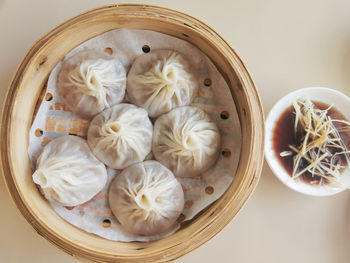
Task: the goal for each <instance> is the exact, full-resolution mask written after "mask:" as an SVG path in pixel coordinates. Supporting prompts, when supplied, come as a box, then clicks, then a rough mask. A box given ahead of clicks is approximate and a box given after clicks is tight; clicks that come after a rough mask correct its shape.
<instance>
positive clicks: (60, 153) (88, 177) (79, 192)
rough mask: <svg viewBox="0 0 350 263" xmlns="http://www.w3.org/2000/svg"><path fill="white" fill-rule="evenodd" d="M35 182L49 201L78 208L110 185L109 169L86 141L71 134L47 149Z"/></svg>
mask: <svg viewBox="0 0 350 263" xmlns="http://www.w3.org/2000/svg"><path fill="white" fill-rule="evenodd" d="M33 180H34V182H35V183H36V184H38V185H39V186H40V189H41V192H42V193H43V194H44V195H45V197H46V199H48V200H49V201H52V202H55V203H57V204H60V205H63V206H76V205H80V204H82V203H85V202H87V201H89V200H90V199H91V198H92V197H94V196H95V195H96V194H97V193H98V192H100V191H101V190H102V188H103V187H104V186H105V184H106V182H107V170H106V167H105V166H104V164H103V163H101V162H100V161H99V160H97V159H96V158H95V156H94V155H93V154H92V152H91V151H90V149H89V146H88V145H87V143H86V141H85V140H83V139H82V138H79V137H76V136H71V135H67V136H62V137H59V138H57V139H55V140H53V141H51V142H50V143H48V144H47V145H46V146H45V148H44V150H43V152H42V153H41V155H40V157H39V158H38V160H37V165H36V171H35V172H34V174H33Z"/></svg>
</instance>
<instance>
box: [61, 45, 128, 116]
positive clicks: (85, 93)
mask: <svg viewBox="0 0 350 263" xmlns="http://www.w3.org/2000/svg"><path fill="white" fill-rule="evenodd" d="M125 85H126V72H125V69H124V67H123V65H122V64H121V63H120V62H119V61H118V60H117V59H115V58H112V57H111V56H110V55H107V54H106V53H102V52H97V51H82V52H80V53H77V54H75V55H73V56H72V57H70V58H68V59H67V60H65V61H63V63H62V68H61V71H60V73H59V75H58V88H57V93H58V94H59V95H60V96H61V98H62V99H63V101H64V103H65V104H66V106H67V107H68V108H69V109H70V110H71V111H72V112H74V113H75V114H77V115H79V116H81V117H83V118H87V119H91V118H92V117H93V116H94V115H96V114H97V113H99V112H101V111H103V110H104V109H106V108H109V107H111V106H113V105H115V104H117V103H119V102H121V101H122V100H123V98H124V95H125Z"/></svg>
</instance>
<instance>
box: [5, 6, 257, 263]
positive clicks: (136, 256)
mask: <svg viewBox="0 0 350 263" xmlns="http://www.w3.org/2000/svg"><path fill="white" fill-rule="evenodd" d="M117 28H129V29H146V30H154V31H158V32H161V33H165V34H168V35H171V36H174V37H178V38H181V39H184V40H186V41H188V42H190V43H192V44H193V45H195V46H197V47H198V48H199V49H200V50H202V51H203V52H204V53H205V54H206V55H207V56H208V57H209V58H210V59H211V60H212V61H213V63H214V64H215V65H216V67H217V68H218V70H219V71H220V73H221V74H222V75H223V77H224V79H225V81H226V82H227V84H228V86H229V88H230V90H231V94H232V99H233V100H234V102H235V104H236V107H237V111H238V116H239V120H240V124H241V132H242V149H241V155H240V160H239V165H238V169H237V172H236V175H235V178H234V180H233V182H232V184H231V185H230V186H229V188H228V189H227V191H226V192H225V193H224V195H223V196H222V197H221V198H220V199H219V200H217V201H216V202H214V203H213V204H212V205H210V206H209V207H208V208H207V209H205V210H204V211H202V212H201V213H200V215H198V216H196V218H195V219H193V220H191V221H190V222H186V223H185V224H183V225H182V227H181V229H180V230H179V231H177V232H176V233H175V234H173V235H171V236H169V237H166V238H163V239H161V240H158V241H153V242H145V243H142V242H130V243H124V242H115V241H110V240H107V239H104V238H101V237H98V236H95V235H93V234H89V233H87V232H85V231H83V230H80V229H78V228H76V227H74V226H72V225H71V224H69V223H68V222H66V221H65V220H63V219H62V218H61V217H60V216H59V215H58V214H56V213H55V211H54V210H53V209H52V208H51V206H50V205H49V203H48V202H47V201H46V200H45V198H44V197H42V196H41V194H40V193H39V191H38V189H37V188H36V186H35V184H34V183H33V181H32V178H31V175H32V170H31V167H30V161H29V158H28V153H27V148H28V144H29V139H28V137H29V136H28V134H29V129H30V126H31V123H32V120H33V116H34V114H35V113H34V112H35V107H36V104H37V102H38V100H39V98H40V94H41V93H42V91H43V90H44V89H45V85H46V82H47V79H48V76H49V74H50V72H51V70H52V69H53V68H54V66H55V65H56V64H57V63H58V62H59V61H60V60H61V59H62V58H63V57H64V55H65V54H66V53H68V52H69V51H70V50H72V49H73V48H74V47H76V46H78V45H79V44H81V43H82V42H84V41H86V40H88V39H90V38H92V37H95V36H97V35H99V34H102V33H104V32H106V31H109V30H112V29H117ZM39 102H40V100H39ZM1 136H2V137H1V138H2V140H1V164H2V172H3V175H4V179H5V182H6V185H7V187H8V191H9V193H10V194H11V196H12V198H13V200H14V202H15V204H16V206H17V208H18V209H19V211H20V212H21V213H22V215H23V216H24V217H25V218H26V220H27V221H28V222H29V223H30V224H31V225H32V226H33V228H34V229H35V230H36V231H37V232H38V234H39V235H42V236H43V237H44V238H46V239H47V240H49V241H50V242H51V243H52V244H54V245H55V246H57V247H59V248H60V249H62V250H64V251H65V252H67V253H69V254H70V255H72V256H74V257H77V258H78V259H80V260H84V261H93V262H165V261H170V260H173V259H176V258H178V257H180V256H182V255H184V254H186V253H188V252H190V251H191V250H193V249H195V248H197V247H199V246H200V245H202V244H203V243H204V242H206V241H208V240H209V239H211V238H212V237H213V236H214V235H215V234H217V233H218V232H219V231H220V230H221V229H222V228H223V227H224V226H225V225H226V224H227V223H228V222H230V220H231V219H232V218H233V217H234V216H235V215H236V214H237V213H238V211H239V210H240V209H241V208H242V206H243V205H244V204H245V202H246V201H247V199H248V198H249V196H250V195H251V194H252V192H253V190H254V189H255V187H256V185H257V183H258V180H259V177H260V173H261V168H262V162H263V148H264V147H263V146H264V143H263V142H264V118H263V111H262V107H261V104H260V100H259V96H258V93H257V91H256V89H255V86H254V83H253V81H252V79H251V77H250V75H249V73H248V71H247V70H246V68H245V66H244V64H243V63H242V61H241V60H240V58H239V57H238V55H237V54H236V53H235V52H234V51H233V50H232V48H231V47H230V46H229V45H228V43H226V42H225V40H223V39H222V38H221V37H220V36H219V35H218V34H217V33H216V32H215V31H214V30H213V29H211V28H210V27H208V26H207V25H205V24H204V23H202V22H201V21H199V20H197V19H195V18H193V17H191V16H188V15H186V14H183V13H180V12H177V11H174V10H170V9H166V8H162V7H157V6H149V5H110V6H104V7H100V8H96V9H93V10H91V11H88V12H85V13H83V14H80V15H78V16H76V17H74V18H72V19H70V20H68V21H66V22H64V23H63V24H61V25H59V26H58V27H56V28H55V29H53V30H52V31H50V32H49V33H48V34H46V35H45V36H43V37H42V38H41V39H39V40H38V41H37V42H36V43H35V44H34V45H33V46H32V48H31V49H30V50H29V51H28V53H27V54H26V56H25V57H24V59H23V60H22V62H21V64H20V66H19V67H18V69H17V71H16V73H15V75H14V77H13V79H12V82H11V84H10V87H9V91H8V93H7V97H6V99H5V102H4V106H3V111H2V120H1Z"/></svg>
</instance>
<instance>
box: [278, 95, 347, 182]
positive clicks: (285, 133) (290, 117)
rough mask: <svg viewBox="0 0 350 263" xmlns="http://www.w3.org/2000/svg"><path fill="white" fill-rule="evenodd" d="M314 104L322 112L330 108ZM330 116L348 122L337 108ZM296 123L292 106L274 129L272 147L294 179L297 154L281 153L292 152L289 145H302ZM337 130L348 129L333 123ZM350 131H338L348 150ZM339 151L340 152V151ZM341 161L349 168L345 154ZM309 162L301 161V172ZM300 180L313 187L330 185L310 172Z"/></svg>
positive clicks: (320, 103) (321, 104)
mask: <svg viewBox="0 0 350 263" xmlns="http://www.w3.org/2000/svg"><path fill="white" fill-rule="evenodd" d="M312 103H313V104H314V105H315V108H318V109H320V110H325V109H327V108H329V105H327V104H325V103H322V102H317V101H312ZM327 115H328V116H330V117H331V118H332V120H346V118H345V117H344V115H343V114H341V113H340V112H339V111H338V110H337V109H336V108H334V107H332V108H330V109H329V110H328V114H327ZM294 123H295V112H294V107H293V105H291V106H290V107H289V108H287V109H286V110H285V111H284V112H283V113H282V115H281V116H280V117H279V119H278V120H277V122H276V125H275V127H274V129H273V133H272V147H273V150H274V152H275V155H276V157H277V159H278V160H279V162H280V164H281V165H282V166H283V167H284V169H285V170H286V171H287V173H288V174H289V176H291V177H292V175H293V158H294V156H295V155H296V154H295V153H294V154H293V155H291V156H286V157H281V156H280V153H281V152H283V151H290V150H291V149H290V148H289V147H288V146H289V145H292V146H294V147H298V146H299V145H300V144H301V139H302V138H301V136H300V134H296V133H295V131H294ZM333 124H334V126H335V128H336V129H339V130H340V129H341V128H343V129H344V127H347V125H346V124H343V123H340V122H333ZM349 131H350V130H347V131H338V132H339V135H340V137H341V139H342V140H343V143H344V145H345V146H346V147H347V149H349V148H350V132H349ZM338 151H339V150H338ZM336 152H337V150H332V154H335V153H336ZM339 156H340V158H341V160H340V162H341V165H343V166H347V161H346V156H345V154H342V155H339ZM308 164H309V163H308V162H306V161H305V160H303V159H302V160H301V161H300V164H299V167H298V170H299V171H301V170H302V169H304V168H306V167H307V166H308ZM299 178H300V179H301V180H302V181H304V182H305V183H308V184H311V185H319V184H320V183H322V184H327V183H329V182H328V180H327V179H324V178H322V177H320V176H318V175H313V174H312V173H310V172H308V171H307V172H304V173H303V174H302V175H300V176H299Z"/></svg>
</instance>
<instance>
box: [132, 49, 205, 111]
mask: <svg viewBox="0 0 350 263" xmlns="http://www.w3.org/2000/svg"><path fill="white" fill-rule="evenodd" d="M197 88H198V82H197V79H196V74H195V71H194V70H193V69H192V66H191V65H190V64H189V62H188V61H187V60H186V59H185V58H184V56H183V55H181V54H180V53H178V52H176V51H172V50H156V51H152V52H150V53H147V54H144V55H141V56H139V57H137V58H136V60H135V61H134V63H133V64H132V66H131V69H130V71H129V73H128V79H127V92H128V96H129V99H130V101H131V102H132V103H133V104H136V105H138V106H140V107H143V108H145V109H146V110H147V112H148V114H149V116H150V117H158V116H159V115H161V114H163V113H166V112H168V111H170V110H171V109H173V108H176V107H179V106H185V105H188V104H190V103H191V101H192V99H193V97H194V96H195V95H196V92H197Z"/></svg>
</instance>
